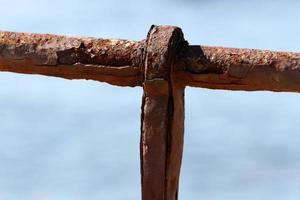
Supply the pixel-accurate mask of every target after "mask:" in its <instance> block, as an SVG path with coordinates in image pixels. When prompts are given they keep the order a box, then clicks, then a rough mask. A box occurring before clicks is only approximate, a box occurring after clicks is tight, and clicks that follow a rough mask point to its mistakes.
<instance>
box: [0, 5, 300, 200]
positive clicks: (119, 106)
mask: <svg viewBox="0 0 300 200" xmlns="http://www.w3.org/2000/svg"><path fill="white" fill-rule="evenodd" d="M0 3H1V14H0V30H9V31H20V32H39V33H55V34H64V35H84V36H95V37H104V38H125V39H132V40H141V39H144V38H145V37H146V34H147V31H148V29H149V27H150V25H151V24H170V25H177V26H180V27H181V28H182V29H183V31H184V33H185V37H186V39H187V40H188V41H189V42H190V43H191V44H204V45H212V46H229V47H245V48H259V49H270V50H282V51H295V52H297V51H300V46H299V43H300V38H299V34H300V26H299V25H300V14H299V12H298V11H299V8H300V2H299V1H296V0H290V1H283V0H281V1H279V0H277V1H276V0H274V1H270V0H265V1H259V0H253V1H235V0H228V1H221V0H213V1H204V0H203V1H200V0H199V1H196V0H189V1H183V0H175V1H170V0H165V1H158V0H154V1H138V0H127V1H121V0H103V1H96V0H94V1H92V0H91V1H79V0H73V1H71V0H66V1H62V0H60V1H59V0H53V1H45V0H40V1H35V0H22V1H20V0H19V1H17V0H10V1H4V0H0ZM141 95H142V90H141V89H140V88H119V87H113V86H109V85H107V84H104V83H99V82H94V81H83V80H75V81H68V80H63V79H59V78H51V77H43V76H36V75H19V74H12V73H1V74H0V110H1V112H0V121H1V124H0V162H1V163H2V164H1V166H0V199H1V200H16V199H24V200H27V199H28V200H41V199H42V200H52V199H53V200H54V199H55V200H68V199H72V200H82V199H91V200H94V199H105V200H110V199H122V200H127V199H128V200H129V199H130V200H133V199H139V198H140V185H139V184H140V178H139V152H138V151H139V134H140V133H139V126H140V125H139V122H140V120H139V116H140V103H141ZM299 100H300V97H299V95H298V94H293V93H273V92H231V91H222V90H206V89H201V88H187V89H186V132H185V153H184V159H183V167H182V178H181V186H180V199H183V200H185V199H186V200H187V199H212V200H219V199H220V200H221V199H222V200H223V199H225V200H226V199H231V200H232V199H241V198H242V199H266V198H267V199H274V200H283V199H291V200H293V199H299V196H300V193H299V187H300V176H299V174H300V173H299V172H300V158H299V155H300V147H299V146H300V145H298V140H299V139H300V130H299V129H300V128H299V122H300V120H299V117H298V113H299V112H300V107H299V106H298V102H299Z"/></svg>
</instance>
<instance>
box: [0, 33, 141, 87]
mask: <svg viewBox="0 0 300 200" xmlns="http://www.w3.org/2000/svg"><path fill="white" fill-rule="evenodd" d="M143 44H144V43H143V42H134V41H129V40H114V39H96V38H87V37H78V38H75V37H66V36H58V35H50V34H31V33H14V32H0V71H9V72H17V73H25V74H41V75H48V76H56V77H62V78H67V79H92V80H98V81H104V82H108V83H110V84H114V85H120V86H138V85H141V70H140V66H137V65H135V59H136V58H138V57H139V55H138V54H139V50H140V49H142V48H143Z"/></svg>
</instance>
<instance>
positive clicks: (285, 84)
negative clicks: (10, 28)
mask: <svg viewBox="0 0 300 200" xmlns="http://www.w3.org/2000/svg"><path fill="white" fill-rule="evenodd" d="M143 51H144V41H141V42H134V41H127V40H109V39H96V38H84V37H78V38H75V37H65V36H57V35H49V34H30V33H14V32H0V71H9V72H17V73H27V74H42V75H48V76H56V77H62V78H67V79H91V80H97V81H104V82H107V83H110V84H113V85H119V86H141V85H142V78H141V77H142V74H143V72H142V70H141V67H142V64H141V63H142V62H141V61H142V59H143V58H142V56H141V55H142V52H143ZM176 57H177V59H176V65H177V67H176V69H178V70H177V71H176V73H175V75H174V77H176V80H177V82H178V83H180V84H181V85H188V86H194V87H204V88H211V89H229V90H251V91H252V90H271V91H290V92H300V54H299V53H289V52H273V51H261V50H253V49H235V48H222V47H204V46H186V47H185V48H184V46H182V48H181V52H180V53H178V55H177V56H176Z"/></svg>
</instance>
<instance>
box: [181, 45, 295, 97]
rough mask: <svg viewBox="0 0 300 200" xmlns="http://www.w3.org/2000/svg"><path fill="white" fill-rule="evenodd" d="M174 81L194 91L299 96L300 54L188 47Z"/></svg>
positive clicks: (182, 56)
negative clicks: (201, 88) (240, 91)
mask: <svg viewBox="0 0 300 200" xmlns="http://www.w3.org/2000/svg"><path fill="white" fill-rule="evenodd" d="M178 65H180V66H181V68H182V69H184V70H182V71H179V72H177V73H176V78H177V79H178V80H181V81H182V82H183V84H185V85H188V86H193V87H203V88H210V89H226V90H248V91H254V90H269V91H286V92H300V54H299V53H291V52H275V51H263V50H254V49H237V48H223V47H206V46H189V47H187V48H186V49H185V50H184V52H183V53H182V55H181V57H180V58H179V61H178Z"/></svg>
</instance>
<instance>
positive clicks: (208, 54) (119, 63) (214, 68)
mask: <svg viewBox="0 0 300 200" xmlns="http://www.w3.org/2000/svg"><path fill="white" fill-rule="evenodd" d="M0 71H8V72H17V73H26V74H41V75H47V76H56V77H62V78H67V79H91V80H96V81H102V82H107V83H109V84H113V85H118V86H132V87H133V86H142V87H143V90H144V94H143V101H142V107H141V110H142V113H141V141H140V156H141V182H142V199H143V200H177V199H178V187H179V176H180V166H181V159H182V152H183V140H184V137H183V135H184V88H185V86H195V87H204V88H211V89H228V90H249V91H252V90H270V91H290V92H300V54H299V53H289V52H274V51H262V50H253V49H235V48H223V47H205V46H189V45H188V43H187V42H186V41H185V40H184V37H183V33H182V31H181V29H180V28H178V27H174V26H152V27H151V29H150V31H149V33H148V36H147V39H146V40H145V41H140V42H134V41H127V40H109V39H96V38H83V37H81V38H79V37H66V36H57V35H49V34H45V35H42V34H29V33H13V32H0Z"/></svg>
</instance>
